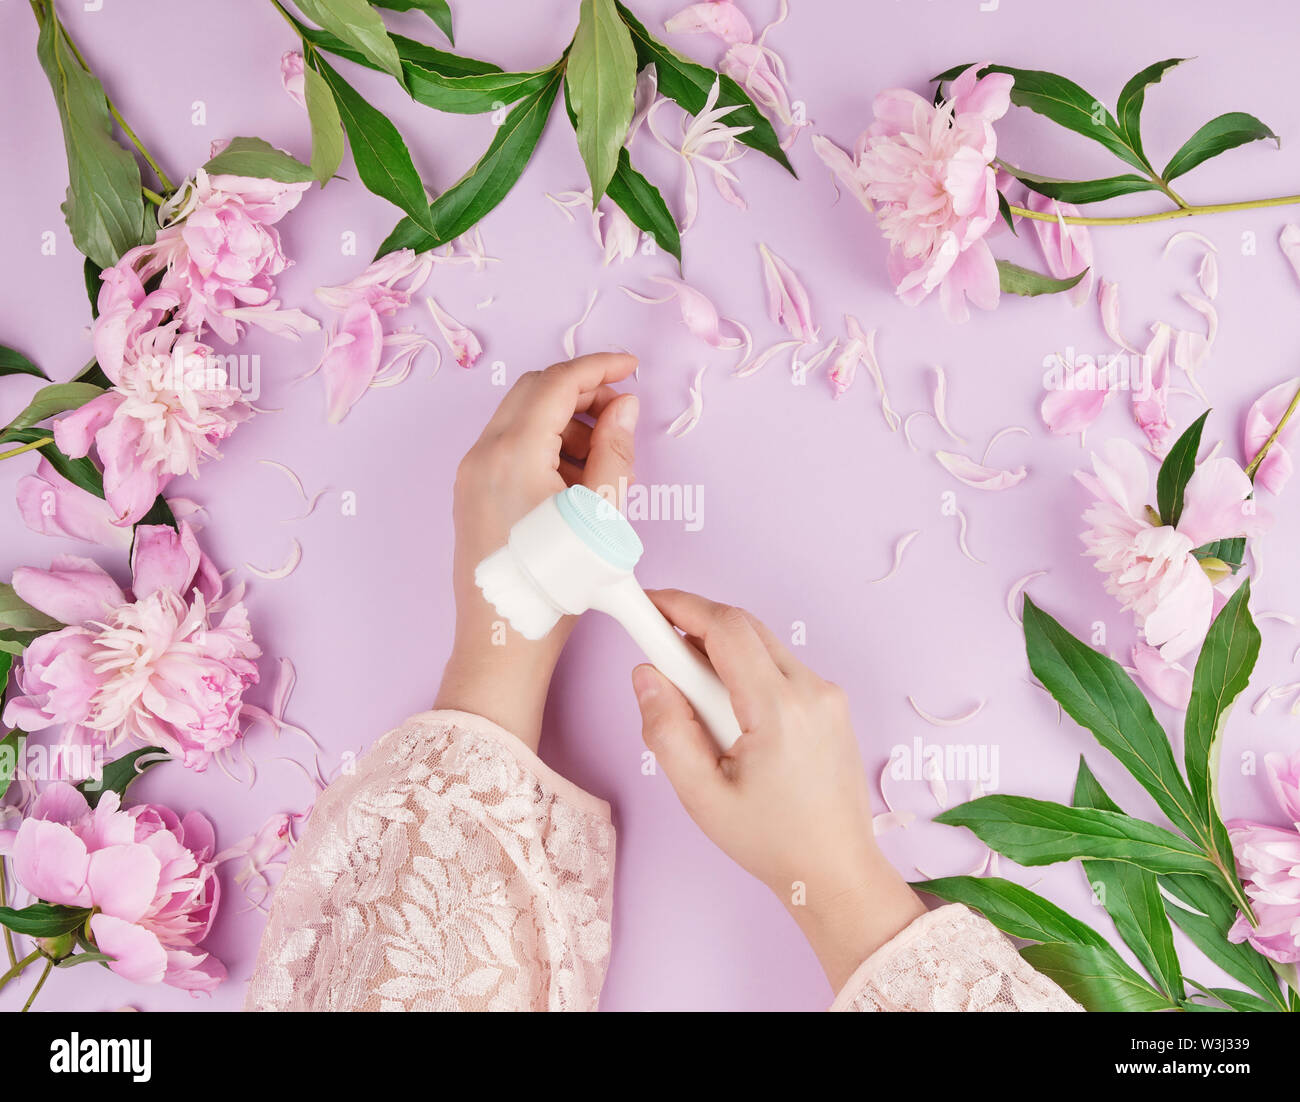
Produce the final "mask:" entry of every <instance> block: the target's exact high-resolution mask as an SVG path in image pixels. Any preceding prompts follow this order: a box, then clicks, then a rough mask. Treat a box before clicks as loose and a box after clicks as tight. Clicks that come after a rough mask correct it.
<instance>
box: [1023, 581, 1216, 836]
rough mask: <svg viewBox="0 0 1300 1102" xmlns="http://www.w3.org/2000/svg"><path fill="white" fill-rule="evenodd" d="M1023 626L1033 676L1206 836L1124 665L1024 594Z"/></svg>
mask: <svg viewBox="0 0 1300 1102" xmlns="http://www.w3.org/2000/svg"><path fill="white" fill-rule="evenodd" d="M1024 628H1025V650H1026V652H1027V653H1028V655H1029V668H1030V669H1031V670H1032V671H1033V673H1034V676H1035V677H1037V678H1038V680H1039V681H1041V682H1042V683H1043V685H1044V687H1045V688H1046V689H1047V691H1048V692H1049V693H1051V694H1052V696H1053V697H1054V698H1055V699H1056V700H1057V702H1058V703H1059V704H1060V705H1061V707H1062V708H1064V709H1065V711H1066V713H1067V714H1068V715H1069V716H1070V718H1071V719H1073V720H1074V721H1075V722H1076V723H1077V724H1079V725H1080V726H1081V727H1086V728H1087V729H1088V730H1089V731H1091V732H1092V733H1093V735H1094V736H1095V737H1096V739H1097V741H1098V742H1099V743H1101V745H1102V746H1103V747H1105V748H1106V749H1107V750H1109V751H1110V752H1111V753H1112V754H1114V755H1115V757H1117V758H1118V759H1119V761H1120V763H1121V764H1122V765H1123V766H1124V768H1125V769H1127V770H1128V771H1129V773H1131V774H1132V775H1133V777H1134V778H1136V780H1137V781H1138V783H1139V784H1141V785H1142V787H1143V788H1145V789H1146V790H1147V791H1148V792H1149V793H1151V797H1152V798H1153V799H1154V800H1155V801H1156V804H1157V805H1158V806H1159V807H1160V810H1161V811H1163V812H1164V813H1165V814H1166V815H1168V816H1169V818H1170V819H1171V820H1172V821H1173V823H1174V825H1175V826H1177V827H1178V829H1179V830H1181V831H1183V832H1184V833H1185V834H1187V835H1188V837H1192V838H1197V837H1200V838H1204V837H1205V822H1204V820H1203V819H1202V817H1201V815H1200V813H1199V811H1198V809H1197V806H1196V802H1195V800H1194V799H1193V798H1192V794H1191V792H1189V791H1188V789H1187V784H1186V782H1185V781H1184V780H1183V777H1182V774H1181V773H1179V771H1178V765H1177V763H1176V762H1175V761H1174V754H1173V750H1172V749H1171V748H1170V745H1169V739H1168V737H1167V736H1166V735H1165V732H1164V730H1163V728H1161V726H1160V724H1159V723H1157V722H1156V717H1155V715H1154V714H1153V713H1152V711H1151V705H1150V704H1148V703H1147V699H1146V697H1145V696H1143V695H1142V692H1141V690H1139V689H1138V687H1137V686H1136V685H1135V684H1133V680H1132V678H1130V677H1129V675H1128V674H1127V673H1125V672H1124V669H1123V667H1121V666H1120V664H1119V663H1118V662H1116V661H1114V660H1113V659H1111V658H1107V657H1106V656H1105V655H1103V654H1098V653H1097V652H1096V651H1095V650H1093V649H1092V648H1091V647H1089V646H1087V645H1085V644H1084V643H1081V642H1080V641H1079V640H1078V639H1076V638H1075V637H1074V636H1073V635H1071V634H1070V633H1069V632H1068V631H1066V630H1065V628H1063V627H1062V626H1061V625H1060V624H1058V623H1057V622H1056V621H1055V620H1054V619H1052V617H1051V616H1049V615H1048V614H1047V613H1045V612H1043V611H1042V610H1041V609H1040V608H1039V607H1038V606H1037V605H1035V604H1034V602H1033V601H1032V600H1030V599H1029V598H1028V597H1026V598H1025V602H1024ZM1095 856H1103V855H1101V854H1097V855H1095Z"/></svg>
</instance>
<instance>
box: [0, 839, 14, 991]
mask: <svg viewBox="0 0 1300 1102" xmlns="http://www.w3.org/2000/svg"><path fill="white" fill-rule="evenodd" d="M7 906H9V883H8V881H7V880H6V879H5V860H4V858H3V857H0V907H7ZM5 952H6V953H8V954H9V967H10V968H12V967H13V966H14V965H15V964H17V963H18V954H17V953H15V952H14V932H13V931H12V930H11V929H9V927H8V926H6V927H5Z"/></svg>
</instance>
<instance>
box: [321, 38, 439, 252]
mask: <svg viewBox="0 0 1300 1102" xmlns="http://www.w3.org/2000/svg"><path fill="white" fill-rule="evenodd" d="M313 63H314V64H315V66H316V68H317V70H318V71H319V72H320V75H321V76H322V77H324V78H325V82H326V83H327V84H328V85H329V87H330V91H331V92H333V94H334V102H335V104H336V105H337V106H338V109H339V115H340V116H341V117H342V119H343V126H344V128H345V129H346V130H347V132H348V141H349V142H351V143H352V159H353V160H354V161H355V162H356V165H357V174H358V175H359V176H360V177H361V182H362V183H363V184H365V185H366V187H367V188H369V189H370V191H372V192H374V193H375V194H376V195H378V196H380V197H381V198H383V199H387V200H388V201H389V202H390V203H393V204H394V205H395V206H398V207H401V208H402V210H404V211H406V213H407V215H408V216H409V217H410V218H411V219H412V220H413V221H414V222H415V224H416V225H417V226H418V227H419V228H420V229H422V230H424V231H425V232H426V233H430V234H432V233H436V232H437V231H436V230H435V228H434V224H433V218H432V216H431V215H430V213H429V197H428V195H427V194H425V190H424V184H423V183H422V182H421V181H420V174H419V173H418V172H417V171H416V170H415V164H414V163H413V162H412V160H411V154H410V152H409V151H408V150H407V148H406V143H405V142H404V141H402V135H401V134H399V133H398V131H397V127H395V126H394V125H393V124H392V123H391V122H389V121H388V117H387V116H386V115H384V114H383V112H381V111H377V110H375V108H373V107H371V106H370V104H369V103H367V102H366V101H365V100H364V99H362V97H361V96H360V95H359V94H358V92H357V91H356V89H355V88H353V87H352V85H350V84H349V83H348V82H347V81H345V80H344V79H343V78H342V77H341V76H339V74H338V73H337V72H335V71H334V69H332V68H330V66H329V65H328V64H327V63H326V62H325V60H324V58H322V57H320V56H319V55H317V56H316V58H315V59H314V62H313Z"/></svg>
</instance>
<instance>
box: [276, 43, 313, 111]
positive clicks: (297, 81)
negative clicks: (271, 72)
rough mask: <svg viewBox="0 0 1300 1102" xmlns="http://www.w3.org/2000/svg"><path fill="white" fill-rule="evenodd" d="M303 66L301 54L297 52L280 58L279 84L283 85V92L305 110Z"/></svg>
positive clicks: (291, 52)
mask: <svg viewBox="0 0 1300 1102" xmlns="http://www.w3.org/2000/svg"><path fill="white" fill-rule="evenodd" d="M304 68H305V67H304V65H303V60H302V54H300V53H299V52H298V51H297V50H290V51H289V52H288V53H286V54H284V55H282V56H281V58H280V83H281V84H283V85H284V90H285V92H287V93H288V95H289V98H290V99H291V100H293V102H294V103H296V104H297V105H298V106H299V107H302V108H304V109H305V108H306V106H307V98H306V92H305V85H306V81H307V78H306V76H305V75H304Z"/></svg>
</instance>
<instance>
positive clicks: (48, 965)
mask: <svg viewBox="0 0 1300 1102" xmlns="http://www.w3.org/2000/svg"><path fill="white" fill-rule="evenodd" d="M53 971H54V961H52V960H47V961H46V962H45V971H44V972H42V973H41V978H40V979H38V980H37V981H36V986H35V987H33V988H32V993H31V994H30V995H28V996H27V1001H26V1002H25V1003H23V1009H22V1012H23V1013H24V1014H26V1013H27V1011H29V1010H31V1008H32V1003H34V1002H35V1001H36V996H37V995H39V994H40V993H41V988H42V987H44V986H45V981H46V980H47V979H49V978H50V973H51V972H53Z"/></svg>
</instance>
